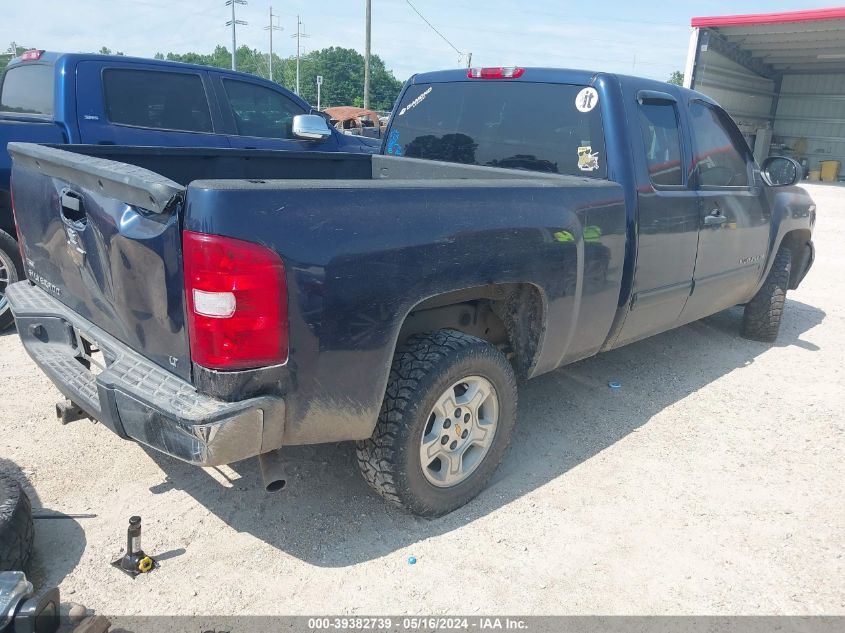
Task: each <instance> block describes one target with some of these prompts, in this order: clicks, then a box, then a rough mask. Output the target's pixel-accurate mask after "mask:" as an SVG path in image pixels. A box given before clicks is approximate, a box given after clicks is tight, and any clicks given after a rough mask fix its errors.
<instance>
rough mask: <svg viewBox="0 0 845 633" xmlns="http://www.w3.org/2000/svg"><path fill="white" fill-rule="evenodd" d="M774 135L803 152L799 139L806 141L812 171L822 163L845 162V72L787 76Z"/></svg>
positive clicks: (782, 88)
mask: <svg viewBox="0 0 845 633" xmlns="http://www.w3.org/2000/svg"><path fill="white" fill-rule="evenodd" d="M774 135H775V136H774V139H773V140H774V142H776V143H777V142H782V143H784V144H785V145H787V146H788V147H790V148H795V147H796V144H797V145H798V148H799V149H800V146H801V145H802V144H803V143H798V141H799V139H801V138H804V139H806V150H805V153H804V156H806V157H807V159H808V160H809V161H810V168H811V169H817V168H818V161H820V160H828V159H834V160H839V161H842V162H843V163H845V73H843V74H841V75H829V74H828V75H784V76H783V84H782V86H781V95H780V101H779V102H778V109H777V116H776V118H775V124H774ZM795 158H800V156H798V155H795Z"/></svg>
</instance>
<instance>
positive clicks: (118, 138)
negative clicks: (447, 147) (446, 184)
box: [0, 51, 380, 330]
mask: <svg viewBox="0 0 845 633" xmlns="http://www.w3.org/2000/svg"><path fill="white" fill-rule="evenodd" d="M309 113H311V106H310V105H308V103H306V102H305V101H303V100H302V99H300V98H299V97H298V96H296V95H295V94H293V93H292V92H290V91H289V90H285V89H284V88H283V87H282V86H280V85H278V84H276V83H272V82H269V81H266V80H264V79H261V78H259V77H256V76H254V75H249V74H247V73H237V72H232V71H228V70H221V69H217V68H208V67H205V66H192V65H189V64H181V63H178V62H169V61H161V60H153V59H136V58H132V57H123V56H104V55H88V54H62V53H50V52H44V51H28V52H27V53H25V54H24V55H22V56H21V57H17V58H15V59H13V60H12V61H11V62H10V63H9V65H8V67H7V70H6V73H5V75H4V77H3V81H2V84H0V330H2V329H3V328H5V327H6V326H8V325H10V324H11V322H12V315H11V313H10V312H9V309H8V305H7V303H6V300H5V299H4V297H3V293H4V291H5V288H6V285H7V284H8V283H10V282H12V283H13V282H14V281H16V280H17V279H19V278H21V277H22V276H23V269H22V267H21V264H20V261H19V258H18V247H17V245H16V244H15V241H14V237H13V236H14V234H15V230H14V226H13V223H12V212H11V205H10V200H9V173H10V170H11V166H12V164H11V159H10V158H9V155H8V154H7V153H6V151H5V149H6V144H7V143H9V142H10V141H29V142H32V143H74V144H76V143H84V144H88V145H152V146H166V147H238V148H251V149H286V150H298V151H311V150H316V151H323V152H326V151H329V152H331V151H338V152H365V153H375V152H376V151H378V147H379V146H380V142H379V141H376V140H372V139H363V138H361V137H351V136H347V135H345V134H341V133H340V132H338V131H336V130H330V133H329V135H328V136H325V137H324V138H319V139H316V140H315V139H313V138H310V137H303V136H301V135H299V134H297V130H296V128H295V126H294V123H293V122H294V118H295V117H297V116H299V115H306V114H309Z"/></svg>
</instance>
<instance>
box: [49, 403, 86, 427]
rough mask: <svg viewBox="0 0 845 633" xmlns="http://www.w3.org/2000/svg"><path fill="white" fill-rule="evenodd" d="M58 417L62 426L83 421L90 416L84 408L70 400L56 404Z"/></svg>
mask: <svg viewBox="0 0 845 633" xmlns="http://www.w3.org/2000/svg"><path fill="white" fill-rule="evenodd" d="M56 417H57V418H58V419H59V421H60V422H61V423H62V424H69V423H71V422H76V421H77V420H83V419H85V418H87V417H89V416H88V414H87V413H85V411H83V410H82V408H81V407H80V406H79V405H78V404H76V403H75V402H72V401H70V400H63V401H62V402H57V403H56Z"/></svg>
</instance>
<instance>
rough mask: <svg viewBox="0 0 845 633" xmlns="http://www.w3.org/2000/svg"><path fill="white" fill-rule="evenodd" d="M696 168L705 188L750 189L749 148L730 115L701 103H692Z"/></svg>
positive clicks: (699, 180) (691, 116) (700, 182)
mask: <svg viewBox="0 0 845 633" xmlns="http://www.w3.org/2000/svg"><path fill="white" fill-rule="evenodd" d="M689 111H690V121H691V124H692V136H693V142H694V143H695V159H694V161H693V164H694V169H695V170H696V171H697V173H698V182H699V184H700V185H701V186H703V187H746V186H748V162H749V161H750V160H751V157H750V152H749V150H748V146H747V145H746V144H745V141H744V140H743V138H742V135H740V133H739V130H738V129H737V128H736V126H735V125H734V124H733V122H732V121H730V119H729V118H728V115H727V114H725V113H724V112H721V111H720V110H717V109H716V108H714V107H712V106H710V105H708V104H706V103H703V102H701V101H693V102H692V103H690V110H689Z"/></svg>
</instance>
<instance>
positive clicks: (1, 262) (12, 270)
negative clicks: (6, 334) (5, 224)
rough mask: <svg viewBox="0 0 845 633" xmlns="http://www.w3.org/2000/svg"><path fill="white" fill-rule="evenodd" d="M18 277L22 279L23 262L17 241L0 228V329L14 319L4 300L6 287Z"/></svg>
mask: <svg viewBox="0 0 845 633" xmlns="http://www.w3.org/2000/svg"><path fill="white" fill-rule="evenodd" d="M20 279H23V263H22V262H21V255H20V251H19V250H18V243H17V242H16V241H15V240H14V239H13V238H12V236H11V235H9V234H8V233H6V232H5V231H2V230H0V331H2V330H5V329H6V328H7V327H9V326H10V325H12V323H13V322H14V320H15V319H14V317H13V316H12V310H11V308H9V302H8V301H7V300H6V288H7V287H8V286H10V285H11V284H13V283H15V282H16V281H18V280H20Z"/></svg>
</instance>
